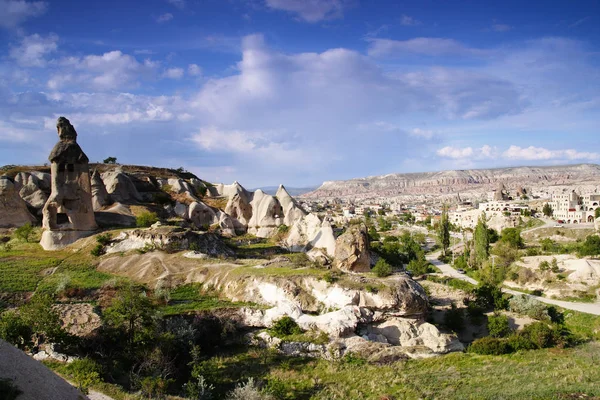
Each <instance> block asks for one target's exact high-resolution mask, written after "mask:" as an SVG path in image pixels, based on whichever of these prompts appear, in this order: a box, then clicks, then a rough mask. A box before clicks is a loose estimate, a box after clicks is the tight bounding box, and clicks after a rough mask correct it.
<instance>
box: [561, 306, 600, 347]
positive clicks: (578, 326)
mask: <svg viewBox="0 0 600 400" xmlns="http://www.w3.org/2000/svg"><path fill="white" fill-rule="evenodd" d="M557 309H558V310H559V311H561V312H562V313H563V316H564V319H565V326H566V327H567V328H569V330H570V331H571V332H572V333H574V334H576V335H578V336H580V337H582V338H584V339H588V340H600V315H592V314H586V313H582V312H579V311H573V310H565V309H563V308H560V307H557Z"/></svg>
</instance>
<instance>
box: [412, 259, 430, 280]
mask: <svg viewBox="0 0 600 400" xmlns="http://www.w3.org/2000/svg"><path fill="white" fill-rule="evenodd" d="M406 269H407V270H409V271H410V272H412V273H413V275H416V276H418V275H425V274H426V273H428V272H430V271H431V267H430V264H429V261H427V260H426V259H425V258H419V259H415V260H410V262H409V263H408V265H407V266H406Z"/></svg>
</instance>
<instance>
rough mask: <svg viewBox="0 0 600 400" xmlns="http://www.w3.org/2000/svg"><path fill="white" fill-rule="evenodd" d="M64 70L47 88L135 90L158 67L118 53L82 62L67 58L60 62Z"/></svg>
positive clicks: (90, 58) (87, 57)
mask: <svg viewBox="0 0 600 400" xmlns="http://www.w3.org/2000/svg"><path fill="white" fill-rule="evenodd" d="M59 64H60V65H61V66H62V67H63V68H64V70H63V71H61V72H59V73H56V74H54V75H52V76H51V77H50V79H49V80H48V83H47V85H48V87H49V88H50V89H53V90H58V89H61V88H63V87H65V86H66V85H74V84H77V85H79V86H80V87H88V88H91V89H95V90H114V89H123V87H132V86H136V85H137V84H138V82H139V80H140V79H142V78H144V76H147V75H151V74H152V73H154V71H155V70H156V68H157V66H158V64H157V63H156V62H153V61H151V60H148V59H147V60H144V62H141V63H140V62H138V61H137V60H136V58H135V57H133V56H131V55H129V54H124V53H122V52H121V51H119V50H114V51H110V52H107V53H104V54H102V55H88V56H85V57H82V58H79V57H67V58H63V59H61V60H60V61H59Z"/></svg>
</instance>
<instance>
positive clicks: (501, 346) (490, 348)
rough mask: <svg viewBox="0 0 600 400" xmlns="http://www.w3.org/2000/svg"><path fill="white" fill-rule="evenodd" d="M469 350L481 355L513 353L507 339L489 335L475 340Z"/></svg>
mask: <svg viewBox="0 0 600 400" xmlns="http://www.w3.org/2000/svg"><path fill="white" fill-rule="evenodd" d="M467 351H468V352H469V353H475V354H481V355H490V356H499V355H502V354H508V353H511V352H512V349H511V347H510V345H509V344H508V342H507V341H506V340H504V339H496V338H493V337H489V336H488V337H484V338H481V339H477V340H475V341H474V342H473V343H471V345H470V346H469V348H468V349H467Z"/></svg>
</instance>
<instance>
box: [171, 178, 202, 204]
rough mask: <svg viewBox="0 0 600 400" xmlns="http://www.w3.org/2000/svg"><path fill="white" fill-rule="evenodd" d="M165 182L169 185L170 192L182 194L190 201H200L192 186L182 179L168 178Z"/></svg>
mask: <svg viewBox="0 0 600 400" xmlns="http://www.w3.org/2000/svg"><path fill="white" fill-rule="evenodd" d="M167 184H168V185H169V186H170V187H171V192H172V193H176V194H184V195H185V196H186V197H187V198H188V199H190V200H191V201H200V200H199V199H198V198H197V197H196V194H195V192H194V188H193V187H192V185H190V184H189V183H188V182H186V181H184V180H183V179H176V178H170V179H168V180H167Z"/></svg>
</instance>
